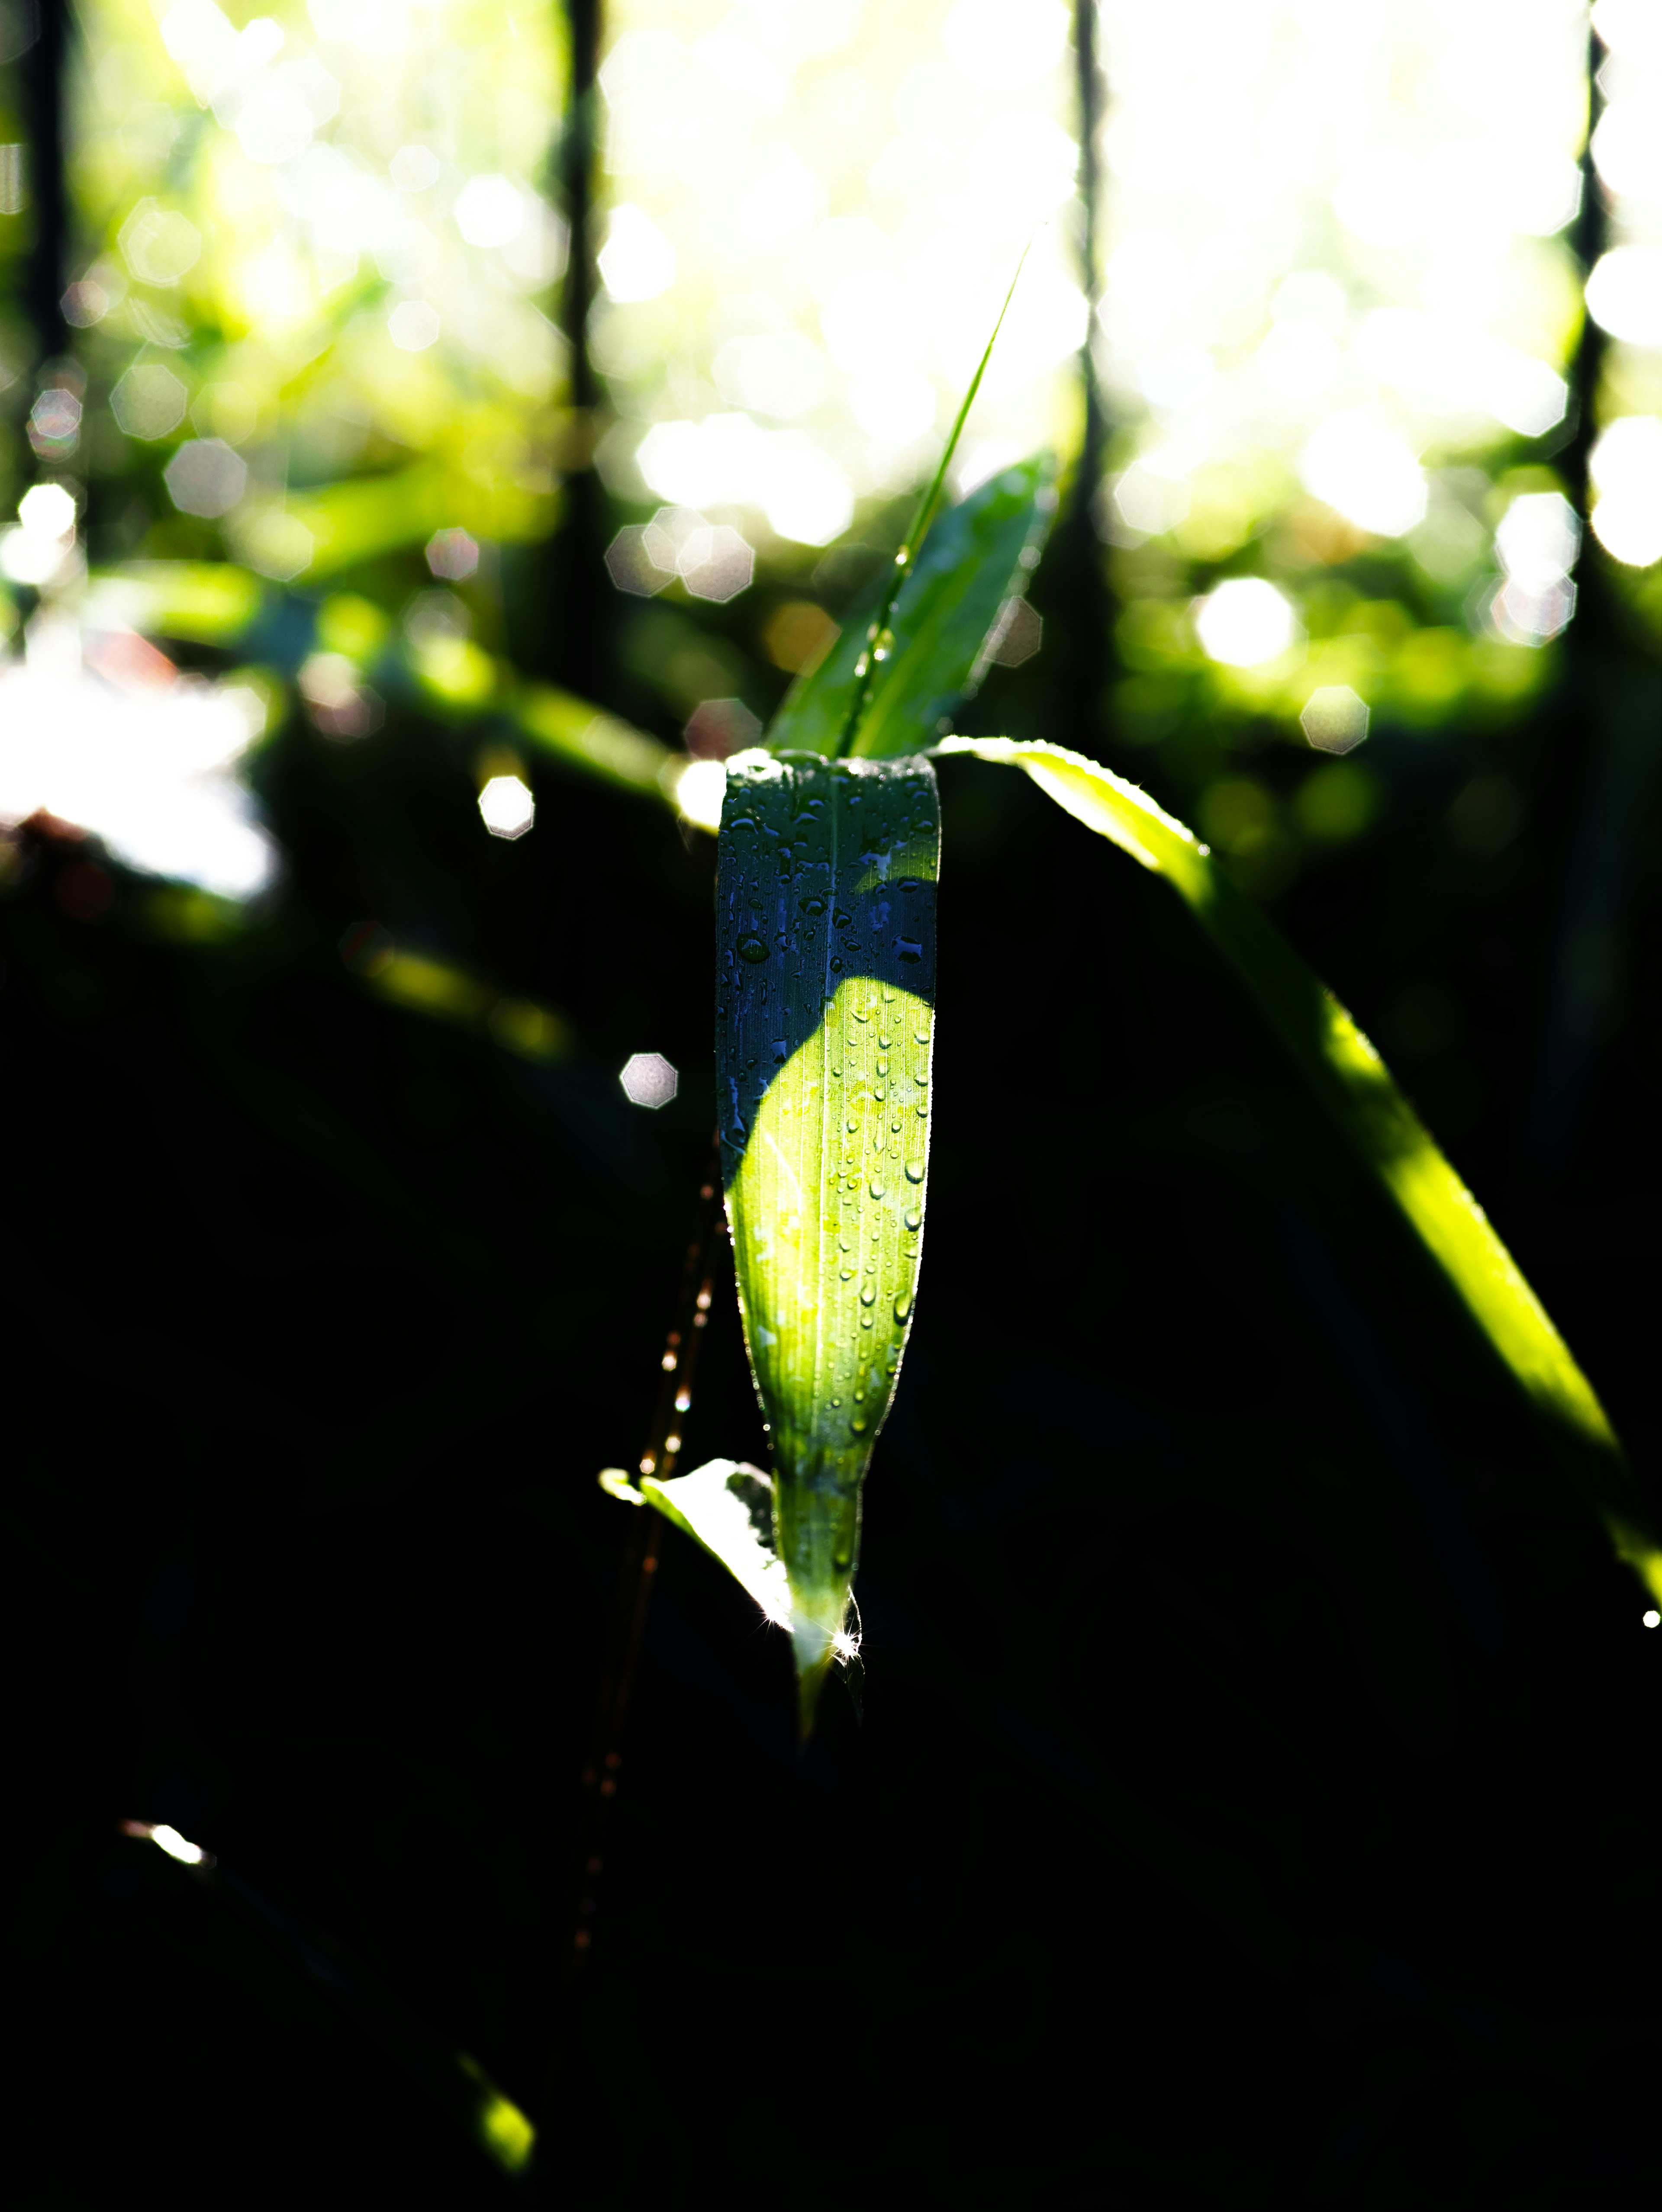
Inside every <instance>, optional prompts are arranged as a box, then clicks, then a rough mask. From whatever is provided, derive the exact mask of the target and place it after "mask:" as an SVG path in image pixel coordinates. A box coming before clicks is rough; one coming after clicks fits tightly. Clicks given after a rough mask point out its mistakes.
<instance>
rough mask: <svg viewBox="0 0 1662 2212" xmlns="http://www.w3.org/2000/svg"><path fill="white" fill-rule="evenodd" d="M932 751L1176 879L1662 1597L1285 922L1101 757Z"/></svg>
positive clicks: (1520, 1320) (1371, 1055) (1623, 1516)
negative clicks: (1013, 785)
mask: <svg viewBox="0 0 1662 2212" xmlns="http://www.w3.org/2000/svg"><path fill="white" fill-rule="evenodd" d="M936 750H937V751H939V752H941V753H971V754H973V755H974V756H975V757H977V759H980V760H986V761H995V762H1000V763H1004V764H1006V765H1008V766H1010V767H1015V768H1020V769H1026V772H1027V774H1028V775H1030V776H1031V777H1032V780H1033V781H1034V782H1035V783H1037V784H1038V787H1039V788H1040V789H1041V790H1042V791H1044V792H1047V793H1049V794H1050V797H1051V798H1052V799H1055V800H1056V804H1057V805H1059V806H1061V807H1063V808H1065V809H1066V811H1068V813H1069V814H1072V815H1073V816H1075V818H1076V819H1077V820H1079V821H1081V822H1083V823H1085V824H1086V826H1087V828H1088V829H1094V830H1096V831H1097V832H1098V833H1099V835H1100V836H1105V837H1108V838H1111V840H1112V841H1113V842H1114V843H1115V844H1117V846H1119V847H1120V848H1121V850H1122V851H1123V852H1126V853H1129V854H1130V856H1131V858H1132V859H1133V860H1137V861H1139V862H1141V865H1142V866H1144V867H1145V868H1151V869H1153V870H1154V872H1156V873H1157V874H1160V875H1162V876H1164V877H1165V878H1166V880H1167V881H1168V882H1169V883H1170V884H1171V885H1172V888H1173V890H1176V891H1177V893H1178V896H1180V897H1181V898H1182V899H1183V901H1184V903H1185V905H1187V906H1188V908H1190V912H1191V913H1192V914H1193V915H1195V917H1196V920H1197V921H1199V922H1200V924H1201V926H1202V928H1203V929H1204V930H1205V931H1206V933H1207V934H1208V937H1210V939H1212V941H1213V943H1214V944H1215V945H1216V946H1217V948H1218V950H1219V951H1220V952H1221V953H1222V955H1223V957H1224V958H1225V959H1226V960H1227V962H1228V963H1229V964H1230V966H1231V967H1232V968H1233V969H1234V971H1235V973H1236V975H1238V976H1239V979H1240V981H1241V982H1242V983H1243V984H1244V985H1245V987H1246V990H1247V993H1248V995H1249V996H1250V997H1251V1000H1252V1001H1253V1003H1254V1005H1255V1006H1257V1009H1258V1012H1260V1013H1261V1014H1262V1015H1263V1018H1264V1019H1265V1020H1266V1022H1267V1023H1268V1024H1269V1027H1270V1029H1271V1030H1273V1031H1274V1033H1275V1036H1276V1037H1277V1039H1278V1040H1279V1042H1281V1044H1282V1048H1284V1050H1285V1051H1286V1052H1287V1054H1288V1057H1289V1058H1290V1059H1291V1060H1292V1061H1293V1063H1294V1066H1296V1067H1297V1068H1298V1070H1299V1073H1300V1075H1302V1076H1303V1078H1304V1079H1305V1081H1306V1083H1307V1084H1308V1085H1309V1086H1310V1089H1311V1090H1312V1092H1313V1093H1314V1094H1315V1096H1316V1097H1317V1098H1318V1100H1319V1102H1320V1103H1321V1105H1322V1106H1323V1108H1324V1109H1325V1111H1326V1113H1327V1114H1328V1115H1329V1116H1330V1119H1331V1120H1332V1121H1334V1122H1335V1124H1336V1126H1337V1127H1338V1128H1339V1129H1340V1131H1341V1132H1342V1134H1343V1135H1344V1137H1345V1139H1346V1140H1347V1141H1348V1144H1349V1146H1350V1147H1351V1149H1352V1150H1353V1152H1355V1153H1356V1154H1357V1155H1358V1157H1359V1158H1361V1160H1362V1162H1363V1163H1364V1164H1365V1165H1366V1166H1367V1168H1368V1169H1369V1170H1371V1171H1372V1173H1373V1175H1374V1176H1376V1177H1377V1179H1378V1181H1379V1183H1380V1184H1381V1185H1382V1186H1383V1187H1384V1188H1385V1191H1386V1192H1387V1193H1388V1194H1390V1196H1391V1199H1392V1200H1393V1201H1394V1202H1395V1204H1396V1205H1397V1207H1398V1208H1399V1209H1400V1210H1401V1212H1402V1213H1403V1216H1404V1217H1405V1218H1406V1219H1407V1221H1408V1223H1409V1226H1410V1227H1411V1228H1412V1229H1413V1231H1414V1232H1415V1236H1416V1237H1417V1238H1418V1239H1419V1241H1420V1243H1421V1244H1422V1247H1423V1249H1424V1250H1425V1252H1426V1253H1427V1255H1428V1257H1429V1259H1430V1260H1431V1261H1433V1262H1434V1264H1435V1265H1436V1267H1438V1268H1439V1269H1440V1271H1441V1273H1442V1274H1443V1276H1444V1278H1445V1279H1446V1281H1447V1282H1448V1284H1449V1285H1450V1286H1451V1287H1452V1290H1453V1291H1454V1292H1455V1294H1456V1296H1457V1297H1458V1298H1459V1300H1460V1301H1461V1303H1462V1304H1464V1307H1465V1309H1466V1310H1467V1312H1468V1313H1469V1314H1470V1316H1471V1318H1472V1320H1473V1321H1474V1322H1476V1326H1477V1328H1479V1330H1480V1331H1481V1332H1482V1335H1483V1337H1484V1338H1485V1339H1486V1340H1487V1341H1488V1345H1489V1346H1490V1347H1491V1349H1492V1350H1493V1352H1495V1356H1496V1358H1498V1359H1499V1360H1500V1361H1501V1364H1502V1365H1503V1366H1504V1367H1505V1368H1506V1370H1507V1372H1508V1374H1509V1375H1510V1376H1512V1378H1513V1381H1514V1383H1516V1384H1517V1386H1518V1388H1519V1389H1520V1390H1521V1391H1522V1392H1523V1394H1524V1396H1525V1400H1526V1401H1527V1402H1528V1403H1529V1405H1530V1406H1531V1407H1532V1409H1533V1410H1534V1412H1535V1413H1537V1415H1538V1416H1539V1418H1540V1419H1541V1420H1542V1422H1543V1425H1544V1426H1545V1429H1546V1431H1547V1433H1548V1435H1549V1437H1550V1438H1551V1439H1552V1441H1553V1443H1554V1444H1555V1448H1556V1449H1557V1452H1558V1455H1559V1456H1560V1458H1561V1459H1562V1461H1563V1462H1565V1463H1566V1464H1567V1466H1568V1468H1569V1469H1570V1471H1571V1472H1572V1473H1573V1474H1574V1477H1575V1478H1576V1480H1578V1482H1579V1484H1580V1486H1581V1488H1582V1490H1583V1492H1584V1494H1585V1495H1586V1498H1588V1499H1589V1500H1590V1501H1591V1503H1592V1504H1593V1506H1594V1507H1595V1509H1596V1510H1597V1511H1598V1515H1599V1516H1600V1518H1601V1519H1602V1520H1603V1522H1604V1527H1605V1528H1606V1530H1607V1531H1608V1533H1609V1535H1610V1541H1611V1543H1612V1545H1613V1547H1615V1550H1616V1554H1617V1556H1618V1557H1619V1558H1620V1559H1624V1560H1625V1561H1626V1562H1627V1563H1628V1565H1629V1566H1630V1567H1632V1568H1633V1570H1634V1571H1635V1573H1636V1574H1637V1575H1638V1577H1639V1578H1640V1580H1641V1582H1642V1583H1644V1585H1645V1587H1646V1588H1647V1589H1648V1590H1649V1591H1650V1592H1651V1594H1652V1595H1653V1596H1654V1597H1656V1598H1658V1599H1659V1600H1662V1543H1659V1540H1658V1538H1657V1535H1656V1534H1655V1533H1654V1531H1653V1528H1651V1526H1650V1522H1649V1516H1648V1514H1647V1510H1646V1507H1645V1504H1644V1501H1643V1499H1642V1498H1641V1494H1640V1492H1639V1489H1638V1486H1637V1485H1636V1483H1635V1480H1634V1477H1633V1474H1632V1470H1631V1469H1630V1468H1629V1465H1628V1462H1627V1460H1626V1458H1625V1456H1624V1455H1623V1453H1622V1446H1621V1444H1620V1443H1619V1442H1618V1440H1617V1438H1616V1434H1615V1431H1613V1430H1612V1429H1611V1427H1610V1421H1609V1419H1608V1417H1607V1416H1606V1414H1605V1412H1604V1407H1602V1406H1601V1405H1600V1404H1599V1402H1598V1398H1597V1396H1596V1395H1595V1394H1594V1392H1593V1389H1592V1384H1591V1383H1589V1382H1588V1381H1587V1378H1586V1376H1585V1375H1583V1373H1582V1372H1581V1370H1580V1367H1578V1366H1577V1364H1576V1363H1575V1360H1574V1358H1573V1357H1572V1355H1571V1352H1570V1350H1569V1347H1568V1345H1567V1344H1566V1343H1565V1342H1564V1340H1563V1338H1562V1336H1561V1335H1560V1334H1558V1331H1557V1329H1556V1328H1555V1327H1554V1326H1553V1323H1552V1322H1551V1320H1550V1319H1549V1316H1548V1315H1547V1313H1546V1311H1545V1310H1544V1309H1543V1306H1542V1304H1541V1302H1540V1300H1539V1299H1538V1298H1537V1297H1536V1295H1535V1292H1534V1291H1532V1290H1531V1287H1530V1285H1529V1284H1528V1283H1527V1282H1526V1281H1525V1279H1524V1276H1523V1274H1522V1273H1521V1272H1520V1271H1519V1267H1518V1265H1517V1262H1516V1261H1514V1260H1513V1257H1512V1255H1511V1254H1510V1253H1509V1252H1508V1251H1507V1248H1506V1246H1505V1245H1504V1244H1503V1243H1501V1239H1500V1238H1499V1237H1497V1236H1496V1234H1495V1231H1494V1229H1493V1227H1492V1226H1491V1225H1490V1224H1489V1221H1488V1217H1487V1216H1486V1215H1485V1213H1484V1212H1483V1210H1482V1207H1481V1206H1479V1205H1478V1204H1477V1202H1476V1200H1475V1199H1474V1198H1473V1197H1472V1195H1471V1194H1470V1191H1469V1190H1468V1189H1467V1188H1466V1187H1465V1185H1464V1183H1463V1182H1461V1181H1460V1178H1459V1176H1458V1175H1456V1174H1455V1172H1454V1170H1453V1169H1452V1167H1451V1166H1450V1165H1449V1164H1448V1162H1447V1160H1446V1159H1445V1158H1444V1157H1443V1155H1442V1153H1441V1152H1440V1151H1439V1150H1438V1148H1437V1146H1436V1144H1435V1143H1434V1141H1433V1139H1432V1138H1431V1136H1430V1134H1429V1133H1428V1131H1427V1129H1426V1128H1425V1127H1424V1125H1423V1123H1422V1121H1420V1119H1419V1116H1418V1115H1416V1114H1415V1111H1414V1109H1413V1108H1412V1107H1411V1106H1410V1105H1409V1103H1408V1101H1407V1099H1406V1098H1404V1097H1403V1094H1402V1092H1401V1091H1399V1090H1398V1089H1397V1085H1396V1083H1395V1082H1394V1081H1393V1079H1392V1078H1391V1073H1390V1071H1389V1069H1388V1068H1387V1067H1386V1066H1385V1062H1384V1061H1383V1060H1381V1059H1380V1057H1379V1054H1378V1053H1377V1052H1376V1051H1375V1049H1374V1048H1373V1045H1372V1044H1371V1043H1370V1042H1368V1040H1367V1037H1365V1036H1363V1035H1362V1033H1361V1030H1359V1029H1358V1028H1357V1026H1356V1024H1355V1022H1353V1021H1352V1020H1351V1018H1350V1016H1349V1015H1348V1013H1347V1012H1345V1010H1344V1008H1343V1007H1342V1006H1341V1005H1340V1004H1339V1002H1338V1000H1336V999H1335V998H1334V996H1333V994H1332V993H1331V992H1330V991H1328V990H1327V989H1326V988H1324V986H1323V985H1322V983H1321V982H1320V981H1318V978H1317V977H1316V976H1315V975H1313V974H1312V972H1311V970H1310V969H1308V968H1306V965H1305V963H1304V962H1303V961H1302V960H1301V959H1300V957H1299V956H1298V954H1297V953H1296V952H1295V951H1294V950H1293V948H1292V947H1291V945H1288V942H1287V940H1286V939H1284V938H1283V937H1282V935H1281V933H1279V931H1277V930H1276V928H1275V926H1274V924H1273V923H1271V922H1270V921H1269V919H1268V918H1267V917H1266V916H1265V915H1263V913H1262V912H1260V910H1259V909H1258V908H1257V907H1256V906H1254V905H1253V903H1252V902H1251V900H1250V899H1249V898H1247V897H1245V896H1244V894H1242V893H1241V892H1239V891H1238V890H1236V889H1235V887H1234V885H1233V884H1231V883H1230V881H1229V880H1228V878H1227V877H1226V876H1225V875H1224V874H1223V873H1222V872H1221V871H1220V870H1219V869H1218V868H1217V867H1215V866H1214V864H1213V861H1212V859H1211V856H1210V854H1209V853H1208V849H1207V848H1206V847H1205V846H1204V845H1202V844H1200V843H1199V842H1197V841H1196V838H1195V836H1194V835H1193V833H1192V832H1191V831H1190V830H1189V829H1185V828H1184V824H1183V823H1181V822H1177V821H1174V820H1173V819H1172V817H1171V816H1170V815H1168V814H1166V813H1164V812H1162V811H1161V810H1160V808H1159V807H1158V806H1156V805H1155V804H1154V801H1153V800H1152V799H1149V798H1148V796H1147V794H1146V793H1143V792H1141V791H1139V790H1138V789H1137V788H1136V787H1135V785H1134V784H1129V783H1127V782H1125V781H1123V780H1122V779H1121V778H1120V777H1118V776H1117V775H1114V774H1113V773H1112V772H1111V770H1110V769H1105V768H1102V767H1099V765H1098V763H1096V762H1094V761H1091V760H1087V759H1085V758H1084V757H1082V756H1081V755H1080V754H1078V753H1070V752H1066V751H1064V750H1062V748H1060V747H1059V746H1055V745H1047V744H1015V743H1014V742H1012V740H1010V739H1009V738H959V737H954V738H948V739H947V741H946V742H945V744H941V746H939V747H937V748H936Z"/></svg>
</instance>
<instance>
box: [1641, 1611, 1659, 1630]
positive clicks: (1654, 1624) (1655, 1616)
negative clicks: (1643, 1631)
mask: <svg viewBox="0 0 1662 2212" xmlns="http://www.w3.org/2000/svg"><path fill="white" fill-rule="evenodd" d="M1644 1620H1645V1626H1646V1627H1647V1628H1662V1613H1659V1612H1658V1611H1657V1609H1656V1607H1654V1606H1652V1607H1650V1608H1649V1609H1648V1610H1647V1613H1646V1614H1645V1616H1644Z"/></svg>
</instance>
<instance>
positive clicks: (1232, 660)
mask: <svg viewBox="0 0 1662 2212" xmlns="http://www.w3.org/2000/svg"><path fill="white" fill-rule="evenodd" d="M1195 631H1196V635H1197V636H1198V637H1199V639H1200V641H1201V645H1202V649H1203V650H1204V652H1205V653H1206V655H1207V657H1208V659H1212V660H1219V661H1222V662H1223V663H1224V664H1225V665H1226V666H1227V667H1230V668H1257V667H1258V666H1259V665H1261V664H1262V663H1263V662H1264V661H1266V660H1275V659H1278V658H1279V657H1280V655H1281V654H1282V653H1285V652H1286V651H1287V649H1288V647H1289V646H1290V645H1291V644H1292V643H1293V641H1294V637H1295V635H1297V631H1298V619H1297V617H1296V616H1295V615H1294V611H1293V609H1292V606H1291V605H1290V604H1289V602H1288V600H1287V599H1284V598H1283V597H1282V594H1281V592H1278V591H1277V590H1276V589H1275V586H1274V585H1273V584H1267V583H1265V581H1264V580H1263V577H1262V576H1233V577H1231V578H1230V580H1229V581H1228V582H1227V583H1224V584H1220V585H1219V586H1218V587H1217V589H1216V591H1215V592H1211V593H1209V594H1208V597H1207V598H1205V599H1202V601H1201V602H1200V605H1199V609H1198V611H1196V617H1195Z"/></svg>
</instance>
